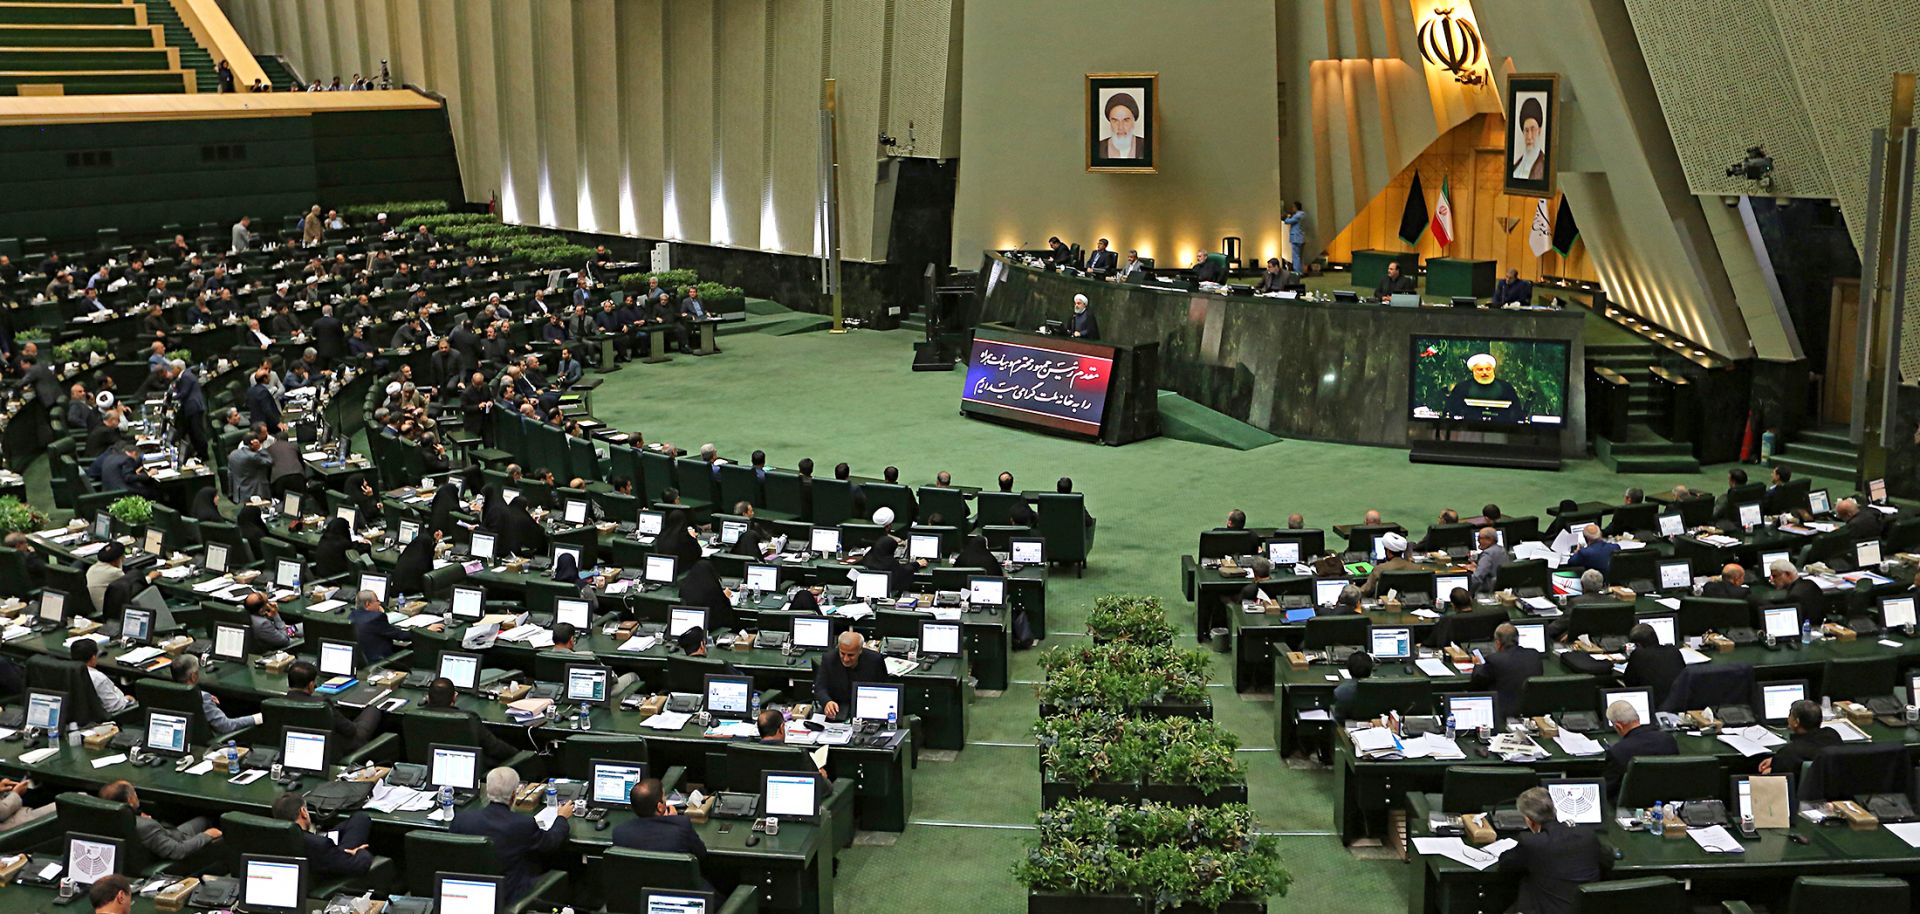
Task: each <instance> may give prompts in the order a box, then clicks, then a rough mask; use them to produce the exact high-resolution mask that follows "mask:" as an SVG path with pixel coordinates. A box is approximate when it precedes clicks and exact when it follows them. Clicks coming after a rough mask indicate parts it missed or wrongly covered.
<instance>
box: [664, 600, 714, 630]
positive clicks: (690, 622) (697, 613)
mask: <svg viewBox="0 0 1920 914" xmlns="http://www.w3.org/2000/svg"><path fill="white" fill-rule="evenodd" d="M706 627H707V611H706V610H704V609H701V608H700V607H698V606H674V607H669V608H668V609H667V637H670V638H678V637H680V635H681V634H683V633H684V632H686V631H687V629H690V628H700V629H704V628H706Z"/></svg>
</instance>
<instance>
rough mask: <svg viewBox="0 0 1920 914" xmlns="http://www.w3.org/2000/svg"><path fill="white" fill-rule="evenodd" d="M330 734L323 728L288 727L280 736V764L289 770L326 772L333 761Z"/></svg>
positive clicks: (309, 772) (308, 772)
mask: <svg viewBox="0 0 1920 914" xmlns="http://www.w3.org/2000/svg"><path fill="white" fill-rule="evenodd" d="M328 737H329V734H328V733H326V732H324V731H321V730H307V729H303V728H300V727H288V728H286V732H285V733H283V734H282V735H281V737H280V764H282V765H285V766H286V767H287V770H289V771H295V772H302V773H307V774H326V772H327V766H328V765H329V764H331V763H332V762H333V755H332V754H331V752H329V749H330V747H329V746H328V741H329V740H328Z"/></svg>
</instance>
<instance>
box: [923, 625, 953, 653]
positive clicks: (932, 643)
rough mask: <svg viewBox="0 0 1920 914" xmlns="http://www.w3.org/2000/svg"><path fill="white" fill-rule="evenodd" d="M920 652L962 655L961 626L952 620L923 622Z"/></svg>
mask: <svg viewBox="0 0 1920 914" xmlns="http://www.w3.org/2000/svg"><path fill="white" fill-rule="evenodd" d="M920 653H922V654H936V655H939V656H943V657H957V656H959V655H960V626H958V625H956V624H954V623H952V622H921V623H920Z"/></svg>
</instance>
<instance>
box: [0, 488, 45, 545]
mask: <svg viewBox="0 0 1920 914" xmlns="http://www.w3.org/2000/svg"><path fill="white" fill-rule="evenodd" d="M46 525H47V516H46V515H45V514H42V513H41V512H39V511H36V510H34V508H33V506H32V505H30V504H27V503H26V502H24V501H21V500H20V499H18V498H15V497H13V496H11V495H8V496H6V497H4V498H0V536H4V535H6V534H8V533H32V532H34V531H36V530H44V529H46Z"/></svg>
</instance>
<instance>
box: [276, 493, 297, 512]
mask: <svg viewBox="0 0 1920 914" xmlns="http://www.w3.org/2000/svg"><path fill="white" fill-rule="evenodd" d="M280 514H281V515H282V516H284V517H299V516H300V493H298V492H288V493H286V494H284V495H281V496H280Z"/></svg>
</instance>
